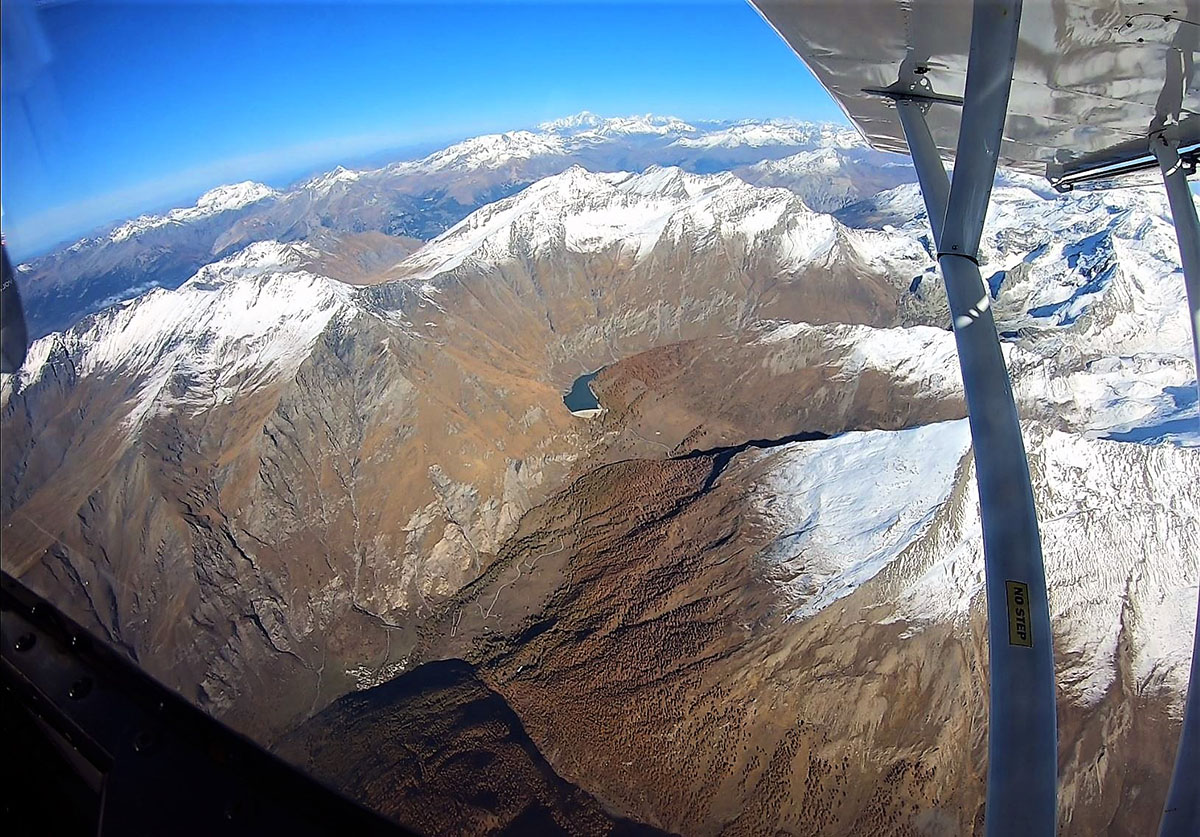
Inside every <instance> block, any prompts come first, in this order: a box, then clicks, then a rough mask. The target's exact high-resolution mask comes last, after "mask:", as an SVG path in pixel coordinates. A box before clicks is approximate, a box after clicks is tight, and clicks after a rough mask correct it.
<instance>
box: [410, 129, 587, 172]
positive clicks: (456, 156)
mask: <svg viewBox="0 0 1200 837" xmlns="http://www.w3.org/2000/svg"><path fill="white" fill-rule="evenodd" d="M566 150H567V148H566V146H565V145H564V144H563V142H562V140H561V138H559V137H557V136H555V135H553V134H545V133H542V134H535V133H533V132H531V131H507V132H505V133H503V134H484V135H483V136H480V137H472V138H471V139H468V140H464V141H462V142H460V143H456V144H454V145H451V146H449V147H448V148H444V149H442V150H441V151H435V152H434V153H433V154H430V155H429V156H428V157H425V158H424V159H423V160H419V161H417V162H415V163H404V164H401V168H402V169H404V170H419V171H430V172H436V171H447V170H455V171H459V170H461V171H466V170H473V169H484V170H487V169H496V168H500V167H501V166H503V165H506V164H508V163H511V162H513V161H515V160H529V159H531V158H533V157H537V156H541V155H548V156H558V155H562V154H564V153H565V152H566Z"/></svg>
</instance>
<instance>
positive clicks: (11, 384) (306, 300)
mask: <svg viewBox="0 0 1200 837" xmlns="http://www.w3.org/2000/svg"><path fill="white" fill-rule="evenodd" d="M314 252H315V251H314V250H313V248H312V247H310V246H309V245H307V244H284V243H280V242H277V241H261V242H257V243H255V244H252V245H250V246H248V247H246V248H245V249H244V250H242V251H240V252H238V253H235V254H233V255H231V256H228V257H227V258H225V259H222V260H220V261H218V262H214V263H212V264H210V265H206V266H205V267H203V268H201V270H200V271H198V272H197V273H196V275H195V276H193V277H192V278H191V279H189V280H188V281H187V282H185V283H184V284H183V285H181V286H180V287H179V288H178V289H176V290H165V289H162V288H159V289H155V290H152V291H150V292H149V293H146V294H143V295H142V296H140V297H138V298H137V299H134V300H131V301H129V302H126V303H125V304H123V305H118V306H114V307H111V308H108V309H106V310H104V311H101V312H99V313H97V314H93V315H92V316H90V317H87V318H85V319H83V320H81V321H80V322H79V323H78V324H76V325H75V326H74V327H72V328H71V329H70V330H68V331H66V332H62V333H55V334H50V335H48V336H46V337H43V338H42V339H40V340H38V341H36V342H35V343H34V344H33V346H32V347H31V349H30V352H29V357H28V358H27V360H26V363H25V365H24V367H23V368H22V369H21V371H20V372H19V373H18V375H17V376H15V378H16V380H13V381H6V386H5V399H6V400H7V398H8V397H9V396H10V394H11V392H12V390H13V389H14V388H18V389H25V388H28V387H30V386H34V385H36V384H37V382H38V381H39V380H40V379H42V378H43V377H44V376H46V375H47V374H48V373H49V372H50V367H51V366H52V365H53V364H54V363H60V362H62V360H63V358H69V361H70V365H71V367H72V368H73V369H74V370H75V374H77V375H78V376H80V377H84V376H89V375H91V376H111V377H120V378H123V379H125V380H127V381H129V382H130V383H131V385H136V388H137V394H136V396H135V397H134V398H132V399H131V400H130V401H128V402H127V404H126V406H127V408H128V411H129V412H128V416H127V418H126V424H127V426H128V427H129V428H130V429H131V430H132V429H136V427H138V426H140V424H141V423H142V421H143V420H144V419H146V418H147V417H149V416H150V415H152V414H154V413H155V412H156V411H158V410H159V409H166V408H168V407H173V408H182V409H183V410H184V411H185V412H197V411H200V410H204V409H209V408H211V407H213V406H215V405H217V404H222V403H227V402H229V401H231V400H233V399H234V398H235V397H236V396H237V395H238V393H239V392H241V391H243V390H244V389H247V388H256V387H260V386H263V385H266V384H269V383H271V382H273V381H276V380H278V379H280V378H282V377H285V376H287V375H290V374H294V373H295V370H296V369H297V368H298V367H299V364H300V363H301V362H302V361H303V359H304V358H305V357H307V355H308V353H309V351H310V350H311V348H312V345H313V343H314V342H315V341H316V339H317V337H318V336H319V335H320V333H321V332H322V331H323V330H324V329H325V327H326V326H327V325H328V324H329V322H330V320H331V319H332V318H334V317H335V316H337V315H339V314H340V313H342V312H347V311H349V310H351V307H352V300H353V294H354V291H353V289H352V288H350V287H349V286H347V285H344V284H342V283H341V282H337V281H335V280H333V279H329V278H327V277H325V276H320V275H317V274H315V273H312V272H310V271H308V270H306V269H304V267H303V266H302V265H303V263H304V262H305V261H306V259H307V258H308V257H310V256H312V255H313V254H314Z"/></svg>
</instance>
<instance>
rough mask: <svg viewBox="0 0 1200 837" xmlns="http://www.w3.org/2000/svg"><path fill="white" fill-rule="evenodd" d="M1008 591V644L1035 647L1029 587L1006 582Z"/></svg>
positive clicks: (1018, 583)
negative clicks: (1030, 622) (1030, 615)
mask: <svg viewBox="0 0 1200 837" xmlns="http://www.w3.org/2000/svg"><path fill="white" fill-rule="evenodd" d="M1004 586H1005V587H1006V588H1007V589H1008V644H1009V645H1023V646H1025V647H1026V648H1032V647H1033V629H1032V627H1031V626H1030V624H1029V585H1028V584H1026V583H1024V582H1023V581H1006V582H1005V583H1004Z"/></svg>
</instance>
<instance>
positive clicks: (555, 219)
mask: <svg viewBox="0 0 1200 837" xmlns="http://www.w3.org/2000/svg"><path fill="white" fill-rule="evenodd" d="M839 227H840V225H839V224H838V223H837V222H836V221H835V220H834V219H833V218H831V217H829V216H822V215H817V214H815V213H813V212H812V211H811V210H809V209H808V208H807V207H806V206H804V204H803V203H802V202H801V201H799V200H798V199H797V198H796V197H795V196H794V195H792V194H791V193H790V192H788V191H787V190H785V189H762V188H758V187H755V186H750V185H749V184H747V183H745V182H744V181H742V180H740V179H738V178H736V177H734V176H733V175H730V174H728V173H721V174H714V175H696V174H690V173H688V172H684V171H682V170H680V169H678V168H672V167H666V168H662V167H653V168H651V169H649V170H648V171H646V172H645V173H644V174H630V173H626V172H616V173H596V172H589V171H587V170H586V169H583V168H581V167H578V166H575V167H572V168H570V169H568V170H567V171H565V172H563V173H562V174H559V175H555V176H553V177H547V178H545V179H543V180H540V181H538V182H537V183H535V184H533V185H532V186H530V187H529V188H527V189H525V190H524V191H523V192H520V193H518V194H517V195H514V196H513V197H511V198H508V199H505V200H502V201H498V202H496V203H494V204H490V205H488V206H485V207H483V208H482V209H479V210H477V211H476V212H474V213H472V214H471V215H469V216H468V217H467V218H465V219H464V220H463V221H461V222H460V223H459V224H457V225H456V226H454V227H452V228H451V229H449V230H447V231H446V232H445V233H443V234H442V235H441V236H439V237H438V238H436V239H434V240H433V241H431V242H430V243H429V244H427V245H426V246H425V247H423V248H422V249H421V250H418V251H417V252H416V253H414V254H413V255H412V256H410V257H408V258H407V259H406V260H405V261H404V262H402V263H401V264H400V265H399V266H398V267H397V268H396V269H395V270H394V271H393V274H392V275H393V277H394V278H397V279H417V278H421V279H428V278H431V277H432V276H434V275H436V274H438V273H442V272H445V271H449V270H453V269H454V268H456V267H458V266H459V265H461V264H463V263H464V262H465V261H468V260H474V261H484V262H489V263H499V262H501V261H504V260H506V259H510V258H517V257H518V254H526V253H529V252H547V251H550V250H555V249H559V250H569V251H574V252H596V251H599V250H603V249H605V248H607V247H610V246H613V245H617V244H619V245H620V246H621V247H622V248H623V249H625V250H628V251H632V253H633V254H634V255H635V257H636V258H641V257H642V256H644V255H646V254H647V253H649V251H650V250H652V249H653V248H654V246H655V245H656V243H657V242H658V241H659V240H660V239H662V238H663V237H664V236H666V237H669V238H671V239H672V240H675V239H677V238H679V237H680V236H682V235H684V234H685V231H686V232H687V234H690V235H692V236H695V237H697V238H704V237H705V236H711V235H721V236H733V235H739V236H741V237H742V238H743V239H745V240H746V241H752V240H754V239H755V238H756V237H758V236H761V235H763V234H764V233H766V232H767V231H768V230H777V231H778V232H779V233H780V235H779V239H778V242H779V244H780V247H781V251H786V252H787V253H788V254H789V258H791V259H792V260H793V261H795V260H804V259H807V258H811V257H812V256H813V254H814V253H816V252H817V251H819V250H822V249H827V248H828V247H829V246H830V244H831V243H832V241H833V239H834V237H835V229H836V228H839ZM910 249H911V248H910Z"/></svg>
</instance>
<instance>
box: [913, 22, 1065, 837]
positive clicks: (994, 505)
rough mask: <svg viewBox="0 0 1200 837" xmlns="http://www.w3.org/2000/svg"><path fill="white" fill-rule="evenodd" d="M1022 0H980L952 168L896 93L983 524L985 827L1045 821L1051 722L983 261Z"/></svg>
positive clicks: (1022, 831) (1019, 454)
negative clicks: (935, 270)
mask: <svg viewBox="0 0 1200 837" xmlns="http://www.w3.org/2000/svg"><path fill="white" fill-rule="evenodd" d="M1020 17H1021V2H1020V0H976V2H975V4H974V11H973V15H972V20H971V48H970V55H969V58H968V64H967V81H966V90H965V95H964V96H963V100H964V101H963V109H962V119H961V123H960V125H961V128H960V131H959V137H958V146H957V149H956V154H955V166H954V178H953V181H951V180H950V179H949V178H948V177H947V176H946V170H945V168H943V166H942V161H941V158H940V156H939V154H938V151H937V147H936V146H935V144H934V141H933V138H932V136H931V135H930V133H929V127H928V125H927V124H926V122H925V118H924V114H923V112H922V109H921V108H922V104H921V103H918V102H908V101H898V102H897V104H896V108H897V111H898V113H899V116H900V121H901V124H902V126H903V128H904V133H905V137H906V139H907V141H908V146H909V152H910V153H911V155H912V157H913V164H914V166H915V167H916V170H917V178H918V180H919V182H920V186H921V192H922V194H923V196H924V199H925V206H926V209H927V210H928V214H929V222H930V226H931V227H932V229H933V235H934V239H935V241H936V242H937V249H938V265H939V267H940V268H941V272H942V277H943V279H944V281H945V284H946V295H947V297H948V299H949V302H950V315H951V318H952V320H953V324H954V338H955V342H956V344H957V347H958V358H959V365H960V366H961V368H962V377H963V387H964V390H965V392H966V398H967V413H968V416H969V421H970V425H971V438H972V440H973V449H974V456H975V471H976V478H977V484H978V489H979V507H980V517H981V519H982V524H983V552H984V567H985V569H984V575H985V582H986V593H987V613H988V653H989V660H990V666H989V668H990V695H989V721H988V723H989V727H988V777H987V811H986V828H987V833H988V835H991V836H992V837H995V835H1008V834H1013V835H1021V836H1022V837H1031V836H1032V835H1045V837H1050V835H1053V834H1054V832H1055V822H1056V805H1057V776H1058V730H1057V717H1056V713H1055V691H1054V654H1053V646H1052V636H1051V633H1050V613H1049V607H1048V603H1047V596H1046V576H1045V569H1044V566H1043V562H1042V547H1041V539H1040V536H1039V534H1038V524H1037V514H1036V511H1035V508H1034V501H1033V489H1032V487H1031V485H1030V480H1029V462H1028V459H1027V458H1026V454H1025V444H1024V441H1023V440H1022V438H1021V427H1020V422H1019V420H1018V417H1017V409H1016V404H1015V402H1014V400H1013V394H1012V385H1011V383H1010V381H1009V378H1008V370H1007V368H1006V367H1005V363H1004V355H1003V353H1002V351H1001V348H1000V341H999V338H998V337H997V334H996V326H995V322H994V320H993V317H992V311H991V305H990V302H991V300H990V297H989V295H988V293H987V291H986V290H985V289H984V286H983V280H982V278H981V276H980V274H979V264H978V257H979V241H980V237H981V235H982V232H983V221H984V216H985V215H986V214H987V207H988V203H989V201H990V198H991V190H992V182H993V180H994V179H995V174H996V162H997V159H998V157H999V152H1000V141H1001V137H1002V133H1003V129H1004V120H1005V117H1006V115H1007V111H1008V96H1009V89H1010V86H1011V82H1012V75H1013V65H1014V62H1015V59H1016V50H1017V34H1018V30H1019V28H1020Z"/></svg>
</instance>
